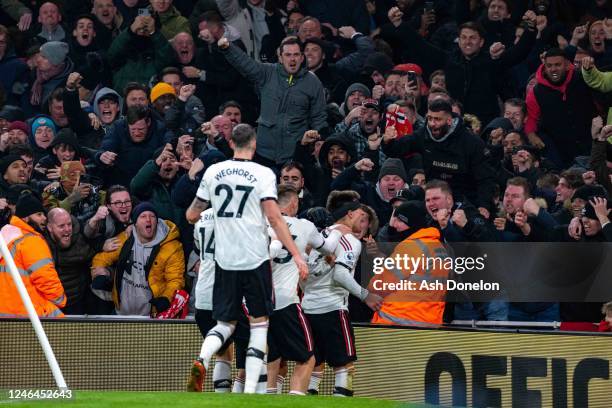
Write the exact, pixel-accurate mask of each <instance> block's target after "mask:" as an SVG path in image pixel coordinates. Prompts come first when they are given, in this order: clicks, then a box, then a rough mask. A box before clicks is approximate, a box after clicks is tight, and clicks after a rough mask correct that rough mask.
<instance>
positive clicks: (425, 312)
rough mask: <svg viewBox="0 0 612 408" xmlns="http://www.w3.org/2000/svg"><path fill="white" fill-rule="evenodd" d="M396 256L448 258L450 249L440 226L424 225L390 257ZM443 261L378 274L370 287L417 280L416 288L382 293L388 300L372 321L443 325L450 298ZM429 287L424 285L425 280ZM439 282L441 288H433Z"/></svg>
mask: <svg viewBox="0 0 612 408" xmlns="http://www.w3.org/2000/svg"><path fill="white" fill-rule="evenodd" d="M396 255H401V256H403V255H408V256H409V257H411V258H423V259H427V258H429V259H434V258H437V259H439V260H440V261H441V259H444V258H447V257H448V253H447V251H446V248H444V246H443V245H442V243H441V242H440V232H439V231H438V230H437V229H436V228H423V229H420V230H418V231H417V232H415V233H414V234H412V235H410V236H409V237H408V238H406V239H405V240H404V241H402V242H400V243H399V244H398V245H397V246H396V247H395V250H394V251H393V254H391V256H390V258H392V259H396ZM442 264H443V262H438V263H433V262H432V263H431V264H430V265H429V267H427V265H426V264H425V265H423V266H424V267H420V268H419V269H418V270H415V271H414V273H411V272H412V271H411V270H409V269H403V268H393V269H385V270H384V271H383V273H382V274H380V275H374V277H373V278H372V280H370V285H369V287H368V289H369V290H370V291H373V292H375V293H376V292H377V291H376V290H375V288H374V285H373V283H374V280H376V279H378V280H380V281H381V282H389V283H390V282H393V283H400V282H402V281H409V282H413V287H414V288H415V289H412V290H396V291H386V292H385V291H383V292H379V294H380V295H381V296H383V298H384V301H383V305H382V307H381V309H380V311H378V312H376V313H374V316H373V317H372V323H375V324H392V325H421V326H422V325H439V324H442V317H443V315H444V306H445V303H446V302H445V298H446V281H447V279H448V275H449V272H450V271H448V270H446V269H444V268H443V267H441V266H442ZM423 282H425V283H427V284H428V286H429V288H423V289H420V288H421V287H422V283H423ZM434 282H439V283H440V285H441V286H442V288H441V289H431V288H430V287H431V286H430V285H431V284H433V283H434ZM379 286H380V284H379Z"/></svg>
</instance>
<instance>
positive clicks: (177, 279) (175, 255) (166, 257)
mask: <svg viewBox="0 0 612 408" xmlns="http://www.w3.org/2000/svg"><path fill="white" fill-rule="evenodd" d="M158 222H165V223H166V225H167V226H168V228H169V229H170V231H169V232H168V235H167V236H166V238H165V239H164V240H163V241H162V242H161V244H160V247H159V252H158V253H157V256H155V260H154V261H153V263H152V264H151V269H150V270H149V271H148V279H147V280H148V282H149V287H150V288H151V292H152V293H153V297H154V298H156V297H161V296H164V297H166V298H168V301H169V302H172V299H173V297H174V293H175V292H176V291H177V290H179V289H183V287H184V286H185V277H184V274H185V256H184V254H183V245H182V244H181V241H180V240H179V237H180V234H179V230H178V228H177V227H176V225H175V224H174V223H172V222H170V221H167V220H162V219H161V218H159V219H158ZM133 233H134V232H133ZM128 238H129V236H128V233H127V232H126V231H124V232H122V233H120V234H119V235H117V239H118V240H119V242H120V244H121V245H120V247H119V248H118V249H117V250H115V251H113V252H100V253H98V254H96V256H95V257H94V259H93V261H92V263H91V267H92V269H93V268H107V269H109V270H111V278H112V280H113V301H114V302H115V306H116V307H117V308H118V309H119V308H120V300H119V291H118V288H119V287H120V286H121V279H120V278H119V276H120V275H121V274H122V271H117V270H116V268H113V267H115V266H117V264H118V263H119V261H120V259H119V258H120V255H121V249H122V248H123V245H124V244H125V242H126V241H127V240H128ZM127 255H128V256H129V255H130V253H129V252H128V253H127Z"/></svg>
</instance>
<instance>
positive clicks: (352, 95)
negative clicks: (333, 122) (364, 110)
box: [340, 82, 372, 116]
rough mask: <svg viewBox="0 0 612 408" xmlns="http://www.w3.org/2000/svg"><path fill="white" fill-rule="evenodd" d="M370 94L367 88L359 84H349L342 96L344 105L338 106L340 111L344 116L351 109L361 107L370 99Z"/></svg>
mask: <svg viewBox="0 0 612 408" xmlns="http://www.w3.org/2000/svg"><path fill="white" fill-rule="evenodd" d="M371 97H372V93H371V92H370V90H369V89H368V87H367V86H365V85H364V84H361V83H359V82H355V83H354V84H351V85H350V86H349V87H348V88H347V90H346V93H345V94H344V103H343V104H342V106H340V111H341V112H342V113H343V114H344V115H345V116H346V115H348V114H349V112H350V111H352V110H353V109H355V108H357V107H359V106H361V104H362V102H363V101H364V100H365V99H366V98H371Z"/></svg>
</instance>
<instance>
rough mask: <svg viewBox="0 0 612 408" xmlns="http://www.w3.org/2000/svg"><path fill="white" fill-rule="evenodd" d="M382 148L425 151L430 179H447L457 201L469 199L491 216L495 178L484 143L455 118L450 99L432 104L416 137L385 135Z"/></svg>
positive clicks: (397, 153)
mask: <svg viewBox="0 0 612 408" xmlns="http://www.w3.org/2000/svg"><path fill="white" fill-rule="evenodd" d="M382 148H383V152H384V153H385V154H386V155H387V156H389V157H403V156H404V155H405V154H406V153H411V152H418V153H421V154H422V155H423V164H424V167H425V173H426V175H427V179H428V180H432V179H439V180H444V181H446V182H447V183H448V184H449V185H450V186H451V188H452V190H453V198H454V200H455V201H456V202H465V201H469V202H470V203H471V204H472V205H474V206H476V207H478V210H479V211H480V213H481V214H482V215H483V216H484V217H485V218H487V219H488V218H489V212H490V211H491V206H492V201H493V194H494V191H495V181H494V178H493V170H492V169H491V168H490V166H489V165H488V164H487V163H486V161H485V158H484V143H483V141H482V140H480V139H479V138H478V137H477V136H474V135H473V134H472V133H470V132H469V131H468V130H467V129H466V128H465V127H464V125H463V123H462V121H461V119H459V118H455V117H453V115H452V107H451V105H450V103H448V102H447V101H444V100H441V99H438V100H434V101H432V102H431V103H430V104H429V109H428V112H427V126H426V127H425V128H423V129H421V130H419V131H417V132H416V133H415V134H414V136H411V137H402V138H399V139H392V138H390V137H389V135H387V134H385V136H384V138H383V144H382Z"/></svg>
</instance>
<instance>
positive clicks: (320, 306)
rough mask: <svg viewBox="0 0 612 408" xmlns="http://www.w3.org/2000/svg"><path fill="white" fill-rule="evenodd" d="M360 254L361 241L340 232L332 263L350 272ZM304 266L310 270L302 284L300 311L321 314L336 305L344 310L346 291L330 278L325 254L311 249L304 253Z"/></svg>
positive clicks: (332, 268) (330, 269) (331, 309)
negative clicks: (306, 258) (305, 259)
mask: <svg viewBox="0 0 612 408" xmlns="http://www.w3.org/2000/svg"><path fill="white" fill-rule="evenodd" d="M334 227H335V226H331V227H329V228H327V229H326V234H327V235H329V234H330V233H331V231H332V230H333V229H334ZM326 234H324V235H326ZM360 254H361V242H360V241H359V240H358V239H357V238H355V236H353V235H351V234H348V235H344V236H342V238H340V242H339V243H338V246H337V247H336V250H335V251H334V255H335V257H336V260H335V265H336V266H335V267H342V268H345V269H347V270H348V272H349V273H350V274H351V276H354V274H355V267H356V266H357V262H358V261H359V255H360ZM308 268H309V272H310V274H309V275H308V279H307V280H306V283H305V284H304V287H303V289H304V297H303V298H302V308H303V309H304V312H306V313H312V314H322V313H328V312H332V311H334V310H340V309H344V310H348V295H349V291H348V290H346V289H345V288H343V287H342V286H340V285H338V283H337V282H336V281H335V280H334V274H333V270H334V266H330V265H329V264H328V263H327V261H326V260H325V256H324V255H322V254H320V253H318V252H316V251H312V252H311V253H310V255H309V257H308Z"/></svg>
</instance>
